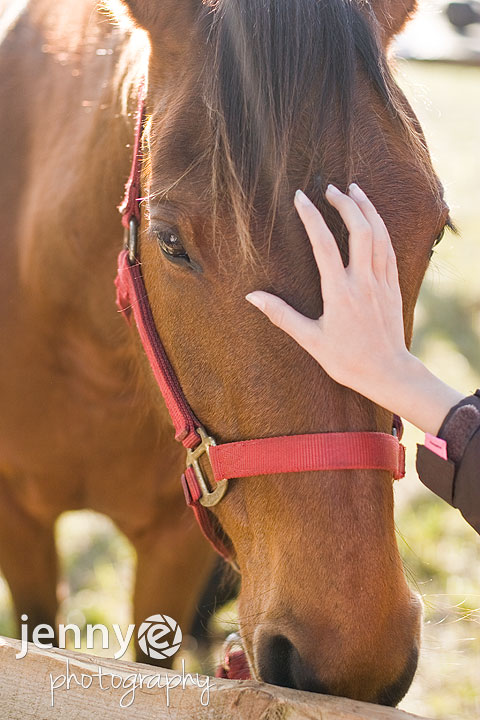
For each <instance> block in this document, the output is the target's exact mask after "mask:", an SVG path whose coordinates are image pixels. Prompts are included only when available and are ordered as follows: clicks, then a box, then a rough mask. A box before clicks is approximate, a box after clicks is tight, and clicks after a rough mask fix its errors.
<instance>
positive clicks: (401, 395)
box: [375, 350, 464, 435]
mask: <svg viewBox="0 0 480 720" xmlns="http://www.w3.org/2000/svg"><path fill="white" fill-rule="evenodd" d="M382 395H383V397H382V400H381V401H380V402H378V401H377V400H376V401H375V402H378V404H380V405H382V407H385V408H387V409H388V410H390V411H391V412H394V413H397V414H398V415H401V416H402V417H403V418H405V420H408V421H409V422H411V423H412V424H413V425H415V426H416V427H418V428H420V430H423V431H424V432H428V433H430V434H432V435H437V434H438V431H439V429H440V427H441V425H442V422H443V421H444V419H445V417H446V415H447V413H448V412H449V410H450V409H451V408H452V407H453V406H454V405H456V404H457V403H458V402H460V400H462V398H463V397H464V396H463V395H462V393H459V392H458V391H457V390H455V389H454V388H451V387H449V386H448V385H446V384H445V383H444V382H443V381H442V380H440V379H439V378H438V377H436V376H435V375H434V374H433V373H432V372H430V370H428V369H427V368H426V367H425V365H424V364H423V363H422V362H421V361H420V360H419V359H418V358H416V357H415V356H414V355H412V354H411V353H410V352H408V350H405V352H403V353H400V354H399V355H398V356H397V357H396V358H395V359H394V360H393V361H392V367H391V373H390V376H389V377H388V378H387V381H386V382H385V383H382Z"/></svg>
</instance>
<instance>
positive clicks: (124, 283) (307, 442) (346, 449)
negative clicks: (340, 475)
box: [115, 90, 405, 559]
mask: <svg viewBox="0 0 480 720" xmlns="http://www.w3.org/2000/svg"><path fill="white" fill-rule="evenodd" d="M144 121H145V102H144V94H143V90H142V92H141V93H140V98H139V106H138V114H137V125H136V132H135V145H134V154H133V162H132V168H131V172H130V177H129V179H128V182H127V185H126V190H125V199H124V202H123V203H122V205H121V206H120V211H121V213H122V224H123V226H124V228H125V248H124V249H123V250H122V251H121V252H120V255H119V258H118V273H117V277H116V280H115V284H116V287H117V305H118V308H119V310H120V311H121V312H122V313H123V315H124V317H125V318H126V319H127V320H128V321H130V320H131V319H132V318H133V320H134V322H135V325H136V327H137V330H138V333H139V335H140V339H141V342H142V345H143V348H144V350H145V352H146V354H147V357H148V360H149V362H150V365H151V368H152V371H153V374H154V376H155V379H156V381H157V383H158V386H159V389H160V391H161V393H162V395H163V398H164V400H165V404H166V406H167V410H168V412H169V414H170V417H171V419H172V423H173V426H174V428H175V438H176V440H178V441H179V442H181V443H182V444H183V446H184V447H185V448H186V450H187V467H186V470H185V472H184V474H183V475H182V485H183V489H184V492H185V498H186V501H187V504H188V505H189V506H190V507H192V509H193V511H194V513H195V516H196V518H197V521H198V523H199V525H200V527H201V528H202V531H203V533H204V534H205V536H206V537H207V539H208V540H209V541H210V542H211V543H212V545H213V546H214V548H215V549H216V550H217V552H219V553H220V555H222V556H223V557H224V558H226V559H229V558H230V557H231V548H230V546H229V544H228V542H227V541H226V539H224V537H223V536H222V533H221V532H220V531H219V528H218V523H217V522H216V520H215V517H214V516H213V514H212V513H211V512H210V510H209V508H212V507H214V506H215V505H217V504H218V503H219V502H220V501H221V500H222V498H223V497H224V495H225V493H226V491H227V487H228V482H229V480H233V479H235V478H247V477H254V476H255V477H256V476H263V475H275V474H284V473H298V472H301V473H304V472H319V471H326V470H358V469H369V470H386V471H389V472H390V473H392V475H393V477H394V478H395V479H400V478H402V477H403V476H404V475H405V451H404V447H403V445H401V444H400V442H399V436H400V435H401V421H400V419H399V418H396V419H394V435H388V434H386V433H378V432H345V433H315V434H309V435H291V436H283V437H272V438H262V439H258V440H241V441H239V442H232V443H224V444H221V445H217V443H216V442H215V440H214V439H213V438H212V437H211V436H209V435H208V433H207V432H206V431H205V429H204V427H203V426H202V425H201V423H200V422H199V420H198V419H197V417H196V416H195V414H194V413H193V411H192V409H191V407H190V405H189V404H188V402H187V399H186V397H185V395H184V393H183V390H182V388H181V385H180V382H179V380H178V378H177V376H176V374H175V372H174V370H173V368H172V365H171V363H170V361H169V359H168V356H167V354H166V352H165V348H164V346H163V343H162V341H161V339H160V336H159V334H158V331H157V328H156V325H155V321H154V318H153V314H152V309H151V307H150V303H149V300H148V294H147V290H146V287H145V283H144V280H143V275H142V268H141V263H140V261H139V259H138V247H137V236H138V228H139V225H140V219H141V213H140V178H141V157H140V143H141V136H142V131H143V126H144ZM206 468H208V470H206Z"/></svg>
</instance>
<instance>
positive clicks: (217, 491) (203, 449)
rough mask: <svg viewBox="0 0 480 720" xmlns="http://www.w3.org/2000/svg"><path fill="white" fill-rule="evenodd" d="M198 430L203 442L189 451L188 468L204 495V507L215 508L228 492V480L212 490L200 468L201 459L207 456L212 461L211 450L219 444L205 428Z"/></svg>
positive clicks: (219, 482)
mask: <svg viewBox="0 0 480 720" xmlns="http://www.w3.org/2000/svg"><path fill="white" fill-rule="evenodd" d="M196 430H197V433H198V435H200V437H201V439H202V441H201V443H200V444H199V445H197V446H196V447H195V448H192V449H191V448H188V449H187V468H188V467H191V468H192V470H193V472H194V473H195V477H196V479H197V483H198V485H199V487H200V490H201V491H202V495H201V497H200V498H199V501H200V503H201V505H203V506H204V507H214V506H215V505H217V504H218V503H219V502H220V500H221V499H222V498H223V496H224V495H225V493H226V492H227V487H228V480H218V481H217V482H216V483H215V488H214V489H213V490H210V488H209V486H208V483H207V481H206V479H205V477H204V475H203V472H202V468H201V467H200V463H199V459H200V458H201V457H202V455H205V454H206V455H207V457H208V458H209V459H210V448H211V447H212V446H213V445H216V444H217V443H216V442H215V440H214V439H213V438H212V437H210V436H209V435H208V434H207V432H206V431H205V429H204V428H203V427H201V426H199V427H197V428H196Z"/></svg>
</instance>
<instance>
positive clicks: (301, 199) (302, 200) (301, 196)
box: [295, 190, 313, 206]
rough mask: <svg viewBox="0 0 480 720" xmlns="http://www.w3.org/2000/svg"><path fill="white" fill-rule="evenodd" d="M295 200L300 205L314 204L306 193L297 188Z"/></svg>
mask: <svg viewBox="0 0 480 720" xmlns="http://www.w3.org/2000/svg"><path fill="white" fill-rule="evenodd" d="M295 200H296V201H297V202H298V203H299V204H300V205H306V206H308V205H312V204H313V203H312V201H311V200H310V199H309V198H308V197H307V196H306V195H305V193H304V192H302V190H297V192H296V193H295Z"/></svg>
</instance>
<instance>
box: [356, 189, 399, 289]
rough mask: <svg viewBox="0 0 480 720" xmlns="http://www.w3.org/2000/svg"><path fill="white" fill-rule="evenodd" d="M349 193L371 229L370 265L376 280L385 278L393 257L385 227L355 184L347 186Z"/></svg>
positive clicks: (372, 206)
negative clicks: (389, 261) (388, 264)
mask: <svg viewBox="0 0 480 720" xmlns="http://www.w3.org/2000/svg"><path fill="white" fill-rule="evenodd" d="M349 195H350V197H351V198H352V199H353V200H354V201H355V202H356V204H357V205H358V207H359V208H360V211H361V212H362V214H363V216H364V217H365V219H366V220H367V222H368V223H369V224H370V227H371V230H372V241H373V242H372V267H373V272H374V273H375V275H376V277H377V279H378V280H380V279H381V280H385V278H386V273H387V263H388V260H389V258H392V256H393V257H395V253H394V251H393V247H392V243H391V240H390V235H389V234H388V230H387V227H386V225H385V223H384V221H383V219H382V218H381V217H380V215H379V214H378V212H377V209H376V208H375V206H374V204H373V203H372V202H371V200H370V199H369V198H368V197H367V195H366V194H365V193H364V191H363V190H362V189H361V188H360V187H359V186H358V185H357V184H356V183H352V184H351V185H350V187H349Z"/></svg>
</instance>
